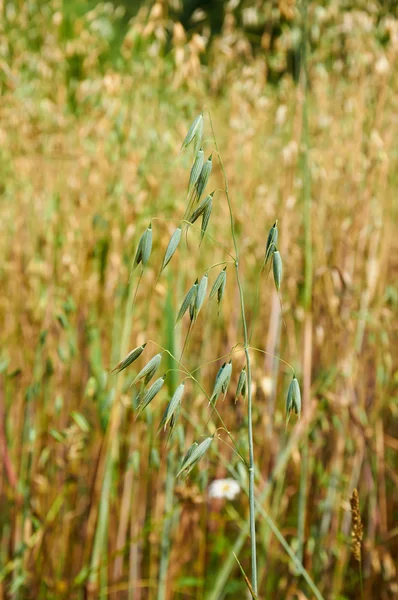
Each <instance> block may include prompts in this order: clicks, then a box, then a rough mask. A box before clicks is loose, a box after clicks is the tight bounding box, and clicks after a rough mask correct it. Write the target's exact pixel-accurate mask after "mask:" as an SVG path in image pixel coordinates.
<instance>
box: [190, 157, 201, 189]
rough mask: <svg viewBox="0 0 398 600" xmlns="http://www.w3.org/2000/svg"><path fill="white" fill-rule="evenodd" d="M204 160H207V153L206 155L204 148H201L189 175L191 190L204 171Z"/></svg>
mask: <svg viewBox="0 0 398 600" xmlns="http://www.w3.org/2000/svg"><path fill="white" fill-rule="evenodd" d="M204 161H205V155H204V152H203V150H202V149H200V150H199V152H198V153H197V155H196V157H195V161H194V163H193V165H192V169H191V173H190V175H189V183H188V189H189V190H190V189H191V188H192V186H193V185H195V183H196V182H197V181H198V179H199V175H200V173H201V171H202V167H203V163H204Z"/></svg>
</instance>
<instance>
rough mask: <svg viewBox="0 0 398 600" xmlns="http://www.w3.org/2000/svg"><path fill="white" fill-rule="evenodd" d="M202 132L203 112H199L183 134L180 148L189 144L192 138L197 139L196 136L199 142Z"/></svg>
mask: <svg viewBox="0 0 398 600" xmlns="http://www.w3.org/2000/svg"><path fill="white" fill-rule="evenodd" d="M202 134H203V114H202V113H200V115H198V116H197V117H196V119H195V120H194V122H193V123H192V125H191V126H190V128H189V129H188V133H187V135H186V136H185V139H184V141H183V142H182V146H181V150H183V149H184V148H187V146H189V144H190V143H191V142H192V140H193V139H194V138H196V139H197V138H198V137H200V142H201V141H202V140H201V138H202ZM199 145H200V144H199ZM181 150H180V152H181ZM195 154H196V152H195Z"/></svg>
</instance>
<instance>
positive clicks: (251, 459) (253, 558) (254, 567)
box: [209, 113, 257, 595]
mask: <svg viewBox="0 0 398 600" xmlns="http://www.w3.org/2000/svg"><path fill="white" fill-rule="evenodd" d="M209 119H210V127H211V131H212V134H213V140H214V146H215V148H216V151H217V155H218V160H219V163H220V167H221V171H222V174H223V178H224V188H225V196H226V198H227V202H228V209H229V218H230V225H231V235H232V240H233V244H234V249H235V273H236V281H237V284H238V288H239V298H240V309H241V315H242V324H243V336H244V348H245V357H246V372H247V421H248V431H247V433H248V440H249V512H250V544H251V567H252V581H251V583H252V587H253V591H254V593H255V594H256V595H257V548H256V509H255V500H254V444H253V413H252V389H251V388H252V386H251V380H252V372H251V362H250V353H249V336H248V333H247V322H246V314H245V302H244V296H243V288H242V284H241V281H240V277H239V250H238V244H237V242H236V236H235V224H234V218H233V213H232V205H231V200H230V197H229V190H228V180H227V174H226V172H225V168H224V163H223V161H222V158H221V156H220V153H219V151H218V146H217V141H216V137H215V135H214V129H213V123H212V120H211V115H210V113H209Z"/></svg>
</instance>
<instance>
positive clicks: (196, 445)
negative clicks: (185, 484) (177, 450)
mask: <svg viewBox="0 0 398 600" xmlns="http://www.w3.org/2000/svg"><path fill="white" fill-rule="evenodd" d="M198 446H199V444H198V442H194V443H193V444H192V446H190V447H189V448H188V451H187V453H186V454H185V456H184V458H183V459H182V461H181V467H180V470H181V469H182V468H183V466H184V465H185V463H186V462H187V461H188V459H189V458H190V457H191V456H192V454H193V452H194V451H195V450H196V448H197V447H198Z"/></svg>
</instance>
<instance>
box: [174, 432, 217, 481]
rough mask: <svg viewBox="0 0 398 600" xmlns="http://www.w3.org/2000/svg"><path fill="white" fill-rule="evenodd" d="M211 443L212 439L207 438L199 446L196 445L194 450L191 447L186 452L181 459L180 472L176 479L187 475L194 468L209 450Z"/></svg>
mask: <svg viewBox="0 0 398 600" xmlns="http://www.w3.org/2000/svg"><path fill="white" fill-rule="evenodd" d="M212 441H213V437H208V438H206V439H205V440H204V441H203V442H202V443H201V444H199V445H197V446H196V447H195V448H194V449H192V446H191V448H190V449H189V450H188V452H187V454H186V455H185V457H184V458H183V461H182V463H181V467H180V470H179V471H178V473H177V477H179V476H180V475H181V474H182V473H185V475H188V473H189V472H190V471H191V470H192V469H193V468H194V466H195V465H196V464H197V463H198V462H199V461H200V459H201V458H202V457H203V455H204V454H205V453H206V452H207V450H208V449H209V448H210V445H211V442H212ZM188 453H189V456H188Z"/></svg>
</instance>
